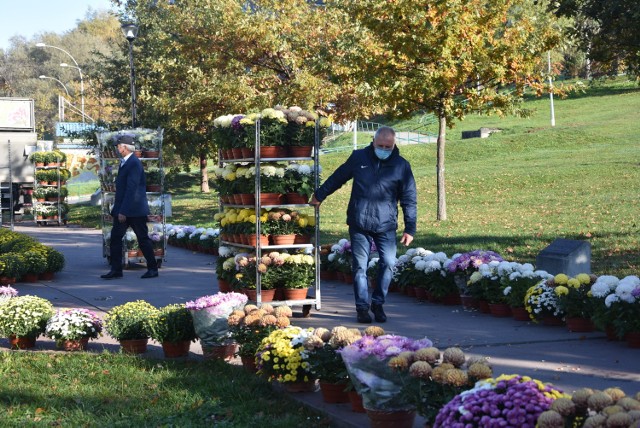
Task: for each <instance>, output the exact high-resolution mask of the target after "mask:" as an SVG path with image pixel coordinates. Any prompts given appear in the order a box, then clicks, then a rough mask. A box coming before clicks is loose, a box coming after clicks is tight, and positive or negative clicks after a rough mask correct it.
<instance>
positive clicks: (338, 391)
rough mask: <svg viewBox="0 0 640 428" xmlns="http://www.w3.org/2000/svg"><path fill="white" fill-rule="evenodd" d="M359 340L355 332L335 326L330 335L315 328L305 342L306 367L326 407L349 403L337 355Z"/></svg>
mask: <svg viewBox="0 0 640 428" xmlns="http://www.w3.org/2000/svg"><path fill="white" fill-rule="evenodd" d="M361 337H362V334H361V333H360V330H358V329H354V328H352V329H350V328H347V327H344V326H337V327H334V328H333V329H331V331H329V330H327V329H326V328H316V329H315V330H314V332H313V335H311V336H309V338H307V340H306V342H305V348H307V350H308V351H309V356H308V361H309V367H310V370H311V372H312V373H313V374H314V375H315V376H316V377H317V378H318V380H319V381H320V391H321V392H322V399H323V400H324V401H325V402H326V403H346V402H348V401H349V397H348V396H347V392H346V388H347V386H348V384H349V374H348V372H347V366H346V365H345V363H344V361H343V360H342V357H341V356H340V353H339V352H338V351H339V350H340V349H342V348H344V347H345V346H347V345H350V344H352V343H353V342H355V341H356V340H358V339H360V338H361Z"/></svg>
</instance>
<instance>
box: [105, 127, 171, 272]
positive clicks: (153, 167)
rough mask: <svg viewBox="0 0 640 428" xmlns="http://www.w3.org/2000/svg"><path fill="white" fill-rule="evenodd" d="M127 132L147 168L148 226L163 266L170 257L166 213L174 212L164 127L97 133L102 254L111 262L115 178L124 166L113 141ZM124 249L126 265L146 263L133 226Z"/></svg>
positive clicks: (159, 262)
mask: <svg viewBox="0 0 640 428" xmlns="http://www.w3.org/2000/svg"><path fill="white" fill-rule="evenodd" d="M123 134H127V135H131V136H133V137H134V144H135V147H136V151H135V152H134V154H133V156H137V157H138V158H139V159H140V161H141V162H142V164H143V166H144V169H145V175H146V181H147V199H148V201H149V211H150V214H149V216H147V225H148V227H149V236H150V237H151V239H152V241H153V245H154V246H153V248H154V253H155V257H156V261H157V263H158V267H160V266H161V265H162V262H163V260H164V259H165V256H166V250H167V233H166V232H167V231H166V215H167V214H169V212H170V208H169V207H167V206H165V204H166V202H165V201H166V197H165V194H164V165H163V161H162V137H163V129H157V130H154V129H146V128H136V129H125V130H120V131H113V132H99V133H97V134H96V135H97V137H98V157H99V161H100V163H99V164H100V174H99V178H100V188H101V191H102V197H101V206H102V210H101V226H102V256H103V257H105V258H106V259H107V261H108V262H110V257H111V256H110V251H109V243H110V242H109V241H110V237H111V228H112V227H113V226H112V225H113V218H112V217H111V209H112V208H113V203H114V199H115V191H116V188H115V180H116V177H117V175H118V168H119V165H120V157H119V155H118V153H117V151H116V149H115V147H114V146H113V140H114V138H116V137H118V136H119V135H123ZM169 215H170V214H169ZM122 248H123V254H122V260H123V266H125V267H130V266H131V265H132V264H134V263H144V262H145V258H144V256H143V255H142V252H141V251H139V249H138V245H137V241H136V239H135V234H134V233H133V231H132V230H131V229H129V230H128V231H127V233H126V234H125V236H124V238H123V245H122Z"/></svg>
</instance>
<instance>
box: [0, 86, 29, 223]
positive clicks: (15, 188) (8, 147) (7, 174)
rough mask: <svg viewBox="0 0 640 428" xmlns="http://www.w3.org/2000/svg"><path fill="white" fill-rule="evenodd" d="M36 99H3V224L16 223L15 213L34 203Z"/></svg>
mask: <svg viewBox="0 0 640 428" xmlns="http://www.w3.org/2000/svg"><path fill="white" fill-rule="evenodd" d="M37 143H38V137H37V134H36V132H35V116H34V101H33V100H32V99H29V98H0V192H1V194H2V196H1V211H0V212H1V215H2V223H3V224H4V223H5V222H10V223H11V226H13V219H14V214H16V213H22V209H23V205H24V204H28V203H30V202H31V196H30V192H31V191H32V189H33V182H34V180H33V178H34V177H33V175H34V168H33V165H32V164H31V162H30V161H29V154H30V153H31V152H33V151H35V150H36V147H37Z"/></svg>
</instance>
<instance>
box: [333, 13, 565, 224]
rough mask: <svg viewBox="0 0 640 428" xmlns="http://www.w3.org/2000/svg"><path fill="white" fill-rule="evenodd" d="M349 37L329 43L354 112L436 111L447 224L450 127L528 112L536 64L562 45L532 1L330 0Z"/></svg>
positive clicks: (539, 77) (441, 204) (539, 76)
mask: <svg viewBox="0 0 640 428" xmlns="http://www.w3.org/2000/svg"><path fill="white" fill-rule="evenodd" d="M326 4H327V10H331V11H334V12H337V13H335V15H334V19H333V22H334V23H337V25H339V26H340V27H341V28H343V29H344V33H343V34H341V35H340V37H339V38H338V39H337V40H336V42H335V44H334V45H333V46H331V48H330V49H329V52H331V54H332V60H331V66H332V68H333V70H332V71H333V76H334V79H341V80H344V81H346V82H349V83H350V84H351V85H353V86H352V92H353V93H354V94H355V95H356V97H357V98H358V103H357V104H359V105H355V109H353V110H355V111H357V110H361V111H370V110H377V111H378V112H380V113H390V114H392V115H397V116H407V115H410V114H413V113H415V112H416V111H420V110H422V111H428V112H433V113H434V114H435V115H436V116H437V117H438V120H439V131H438V140H437V165H436V166H437V189H438V210H437V219H438V220H445V219H446V217H447V214H446V199H445V175H444V165H445V141H446V129H447V127H451V126H453V121H454V120H462V119H463V118H464V116H465V115H466V114H468V113H471V112H483V113H495V114H499V115H504V114H520V115H526V114H527V111H526V110H523V109H522V108H521V105H520V101H521V99H522V95H523V94H524V91H525V89H530V90H533V91H536V92H538V93H540V92H541V91H543V89H544V81H545V80H544V74H543V72H544V68H543V67H541V66H540V64H539V62H540V60H541V59H543V58H544V57H545V56H546V55H545V56H543V54H544V53H546V51H547V50H549V49H551V48H552V47H553V46H554V45H555V44H556V43H557V42H558V40H559V35H558V32H557V31H556V30H555V28H554V19H553V16H551V14H549V13H548V12H546V10H545V9H544V8H543V7H541V6H538V7H536V6H535V5H534V4H533V0H436V1H430V2H416V1H412V0H396V1H393V2H381V1H377V0H329V1H327V3H326Z"/></svg>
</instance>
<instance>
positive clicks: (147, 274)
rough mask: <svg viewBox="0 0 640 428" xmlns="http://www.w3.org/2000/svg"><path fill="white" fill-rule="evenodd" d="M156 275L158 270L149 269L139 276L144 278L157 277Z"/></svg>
mask: <svg viewBox="0 0 640 428" xmlns="http://www.w3.org/2000/svg"><path fill="white" fill-rule="evenodd" d="M157 277H158V270H157V269H149V270H148V271H147V272H145V274H144V275H142V276H141V277H140V278H145V279H146V278H157Z"/></svg>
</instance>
